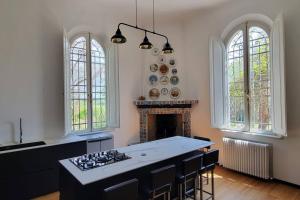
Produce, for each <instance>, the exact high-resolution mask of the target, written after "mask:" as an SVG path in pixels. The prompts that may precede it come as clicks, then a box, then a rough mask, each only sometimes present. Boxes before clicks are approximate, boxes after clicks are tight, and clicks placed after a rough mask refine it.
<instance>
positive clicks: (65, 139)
mask: <svg viewBox="0 0 300 200" xmlns="http://www.w3.org/2000/svg"><path fill="white" fill-rule="evenodd" d="M112 137H113V135H112V133H110V132H99V133H93V134H86V135H83V134H82V135H76V134H70V135H67V136H64V137H61V138H56V139H42V140H37V141H44V142H45V143H46V144H45V145H39V146H34V147H25V148H20V149H12V150H6V151H0V154H4V153H11V152H15V151H24V150H27V149H37V148H42V147H47V146H53V145H59V144H68V143H72V142H80V141H85V140H98V139H103V140H105V139H108V138H112ZM37 141H28V142H27V141H26V142H24V144H25V143H30V142H37ZM7 145H14V144H13V143H11V144H5V145H4V144H2V145H1V146H7Z"/></svg>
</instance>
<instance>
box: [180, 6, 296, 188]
mask: <svg viewBox="0 0 300 200" xmlns="http://www.w3.org/2000/svg"><path fill="white" fill-rule="evenodd" d="M299 9H300V1H299V0H287V1H282V0H251V1H249V0H239V1H233V2H231V3H228V4H226V5H223V6H220V7H218V8H215V9H211V10H208V11H206V12H199V13H194V14H193V15H191V16H190V17H189V18H188V19H187V20H186V21H185V28H184V30H185V61H186V66H187V68H186V71H187V73H188V81H189V82H188V86H189V91H188V93H189V97H196V98H197V97H198V98H199V100H200V103H199V105H198V106H197V107H196V108H195V109H194V111H193V113H192V132H193V133H194V134H195V135H202V136H207V137H210V138H212V140H213V141H214V142H215V143H216V145H215V146H216V148H220V149H222V144H221V139H222V137H223V136H224V133H221V132H220V131H218V130H215V129H211V128H210V127H211V126H210V110H209V60H208V59H209V55H208V49H209V48H208V41H209V36H213V35H214V36H218V35H220V34H221V33H222V31H223V30H224V28H225V27H226V26H227V25H228V24H229V23H230V22H231V21H233V20H234V19H236V18H238V17H240V16H242V15H245V14H248V13H261V14H264V15H267V16H269V17H270V18H271V19H274V18H275V17H276V16H277V15H278V14H279V13H280V12H283V14H284V17H285V30H286V64H287V65H286V75H287V76H286V81H287V120H288V137H287V138H286V139H283V140H278V139H269V138H264V137H258V136H249V135H241V134H226V135H229V136H233V137H237V138H246V139H251V140H256V141H262V142H268V143H272V144H273V148H274V150H273V151H274V152H273V157H274V161H273V162H274V167H273V170H274V177H275V178H277V179H281V180H284V181H288V182H291V183H295V184H298V185H300V173H299V169H300V160H299V152H300V114H299V113H300V94H299V89H300V82H299V80H300V79H299V74H300V65H299V52H300V40H299V37H300V26H299V20H300V12H299Z"/></svg>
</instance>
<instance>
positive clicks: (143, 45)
mask: <svg viewBox="0 0 300 200" xmlns="http://www.w3.org/2000/svg"><path fill="white" fill-rule="evenodd" d="M152 47H153V45H152V44H151V42H149V40H148V38H147V35H146V33H145V37H144V40H143V42H142V43H141V44H140V48H141V49H151V48H152Z"/></svg>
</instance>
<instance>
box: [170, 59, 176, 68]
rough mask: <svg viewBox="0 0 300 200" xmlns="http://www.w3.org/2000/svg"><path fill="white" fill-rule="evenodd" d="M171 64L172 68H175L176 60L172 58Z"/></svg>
mask: <svg viewBox="0 0 300 200" xmlns="http://www.w3.org/2000/svg"><path fill="white" fill-rule="evenodd" d="M169 64H170V66H171V67H175V65H176V60H175V58H171V59H170V60H169Z"/></svg>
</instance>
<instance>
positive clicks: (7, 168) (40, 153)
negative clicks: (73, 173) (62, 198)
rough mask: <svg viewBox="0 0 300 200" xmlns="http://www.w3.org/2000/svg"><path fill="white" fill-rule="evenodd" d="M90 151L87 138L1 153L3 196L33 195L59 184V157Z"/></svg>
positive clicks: (53, 190)
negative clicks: (87, 146)
mask: <svg viewBox="0 0 300 200" xmlns="http://www.w3.org/2000/svg"><path fill="white" fill-rule="evenodd" d="M85 153H86V141H81V142H74V143H68V144H61V145H53V146H46V147H39V148H35V149H28V150H23V151H16V152H12V153H5V154H0V196H1V199H3V200H6V199H8V200H10V199H11V200H14V199H18V200H19V199H20V200H21V199H31V198H34V197H37V196H41V195H43V194H47V193H51V192H55V191H57V190H58V187H59V165H58V161H59V160H62V159H66V158H69V157H74V156H79V155H82V154H85Z"/></svg>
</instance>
